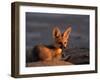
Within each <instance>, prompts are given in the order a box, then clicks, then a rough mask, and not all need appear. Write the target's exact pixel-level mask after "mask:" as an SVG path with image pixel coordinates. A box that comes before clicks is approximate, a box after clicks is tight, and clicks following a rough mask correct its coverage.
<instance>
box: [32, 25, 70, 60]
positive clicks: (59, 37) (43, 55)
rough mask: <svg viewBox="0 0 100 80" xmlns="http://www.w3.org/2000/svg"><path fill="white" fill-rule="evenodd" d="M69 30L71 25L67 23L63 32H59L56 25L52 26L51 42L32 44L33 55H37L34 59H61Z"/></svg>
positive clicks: (67, 40) (66, 44)
mask: <svg viewBox="0 0 100 80" xmlns="http://www.w3.org/2000/svg"><path fill="white" fill-rule="evenodd" d="M71 31H72V27H71V25H68V26H67V29H65V31H64V32H61V31H60V29H59V28H58V27H54V28H53V30H52V36H53V39H54V42H53V44H51V45H45V44H39V45H36V46H34V48H33V50H32V53H33V56H37V58H36V59H37V60H40V61H52V60H61V58H62V52H63V49H65V48H66V47H67V46H68V42H69V36H70V33H71Z"/></svg>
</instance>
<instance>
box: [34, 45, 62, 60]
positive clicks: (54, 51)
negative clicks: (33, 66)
mask: <svg viewBox="0 0 100 80" xmlns="http://www.w3.org/2000/svg"><path fill="white" fill-rule="evenodd" d="M33 50H34V54H37V55H38V57H39V59H40V60H43V61H49V60H53V59H60V58H61V53H62V49H61V48H56V47H55V46H53V45H49V46H47V45H36V46H35V47H34V49H33Z"/></svg>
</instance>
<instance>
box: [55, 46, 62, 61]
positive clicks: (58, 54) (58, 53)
mask: <svg viewBox="0 0 100 80" xmlns="http://www.w3.org/2000/svg"><path fill="white" fill-rule="evenodd" d="M61 58H62V49H60V48H57V49H56V50H55V55H54V60H61Z"/></svg>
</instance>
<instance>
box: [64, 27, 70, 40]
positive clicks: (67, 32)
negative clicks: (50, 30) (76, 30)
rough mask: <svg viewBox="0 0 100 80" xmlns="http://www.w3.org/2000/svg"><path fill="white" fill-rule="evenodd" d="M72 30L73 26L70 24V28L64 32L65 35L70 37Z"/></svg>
mask: <svg viewBox="0 0 100 80" xmlns="http://www.w3.org/2000/svg"><path fill="white" fill-rule="evenodd" d="M71 31H72V28H71V26H68V28H67V29H66V30H65V32H64V33H63V37H64V38H67V39H68V38H69V35H70V32H71Z"/></svg>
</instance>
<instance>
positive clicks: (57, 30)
mask: <svg viewBox="0 0 100 80" xmlns="http://www.w3.org/2000/svg"><path fill="white" fill-rule="evenodd" d="M52 33H53V37H54V38H58V37H60V36H61V32H60V30H59V28H58V27H55V28H54V29H53V32H52Z"/></svg>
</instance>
